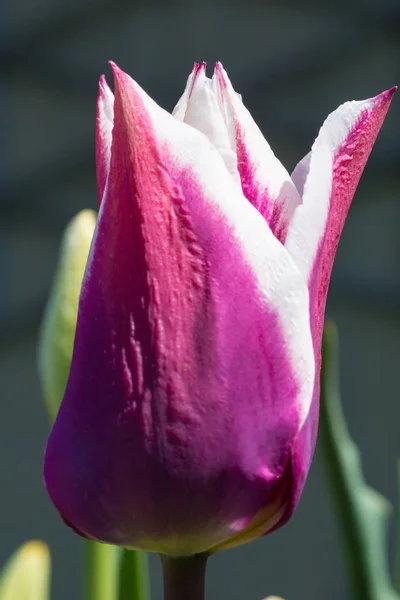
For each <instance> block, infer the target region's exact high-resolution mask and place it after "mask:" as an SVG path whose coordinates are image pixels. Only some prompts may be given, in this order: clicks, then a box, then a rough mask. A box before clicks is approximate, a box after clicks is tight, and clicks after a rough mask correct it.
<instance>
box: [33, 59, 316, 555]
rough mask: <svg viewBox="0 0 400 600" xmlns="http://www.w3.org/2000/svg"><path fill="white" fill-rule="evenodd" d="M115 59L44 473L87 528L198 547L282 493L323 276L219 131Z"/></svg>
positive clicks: (310, 363)
mask: <svg viewBox="0 0 400 600" xmlns="http://www.w3.org/2000/svg"><path fill="white" fill-rule="evenodd" d="M114 77H115V117H114V123H115V124H114V130H113V143H112V156H111V168H110V175H109V182H108V185H107V189H106V192H105V196H104V199H103V202H102V205H101V209H100V213H99V218H98V222H97V226H96V232H95V236H94V241H93V244H92V251H91V255H90V257H89V261H88V267H87V270H86V275H85V279H84V283H83V287H82V294H81V299H80V306H79V315H78V325H77V332H76V338H75V348H74V355H73V359H72V366H71V374H70V378H69V382H68V386H67V390H66V394H65V397H64V400H63V403H62V406H61V408H60V412H59V414H58V416H57V419H56V422H55V425H54V427H53V430H52V432H51V435H50V438H49V442H48V446H47V450H46V461H45V480H46V485H47V488H48V491H49V493H50V495H51V497H52V499H53V501H54V503H55V504H56V506H57V507H58V509H59V510H60V512H61V513H62V515H63V516H64V518H65V519H66V521H68V522H69V523H71V524H72V525H73V526H74V527H75V529H76V530H78V531H80V532H82V533H83V534H85V535H86V536H88V537H91V538H96V539H100V540H103V541H108V542H112V543H117V544H121V545H127V546H128V547H141V548H144V549H147V550H154V551H158V552H164V553H167V554H180V555H182V554H190V553H193V552H201V551H205V550H207V549H209V548H211V547H212V546H216V545H217V544H219V543H222V542H223V541H224V540H226V539H228V538H230V537H231V536H232V535H237V534H238V533H239V531H240V530H241V529H244V528H245V527H246V526H247V525H248V524H250V523H251V522H252V520H253V518H254V517H255V516H256V515H257V514H258V513H259V512H260V510H261V509H262V508H263V507H265V506H266V505H268V503H269V501H270V500H271V498H273V499H274V501H275V500H276V497H277V495H276V493H275V488H276V486H277V485H278V483H279V479H280V477H281V476H282V473H283V472H284V469H285V466H286V463H287V461H288V458H289V454H290V451H291V448H292V445H293V440H294V439H295V436H296V435H297V433H298V431H299V429H300V427H301V426H302V424H303V423H304V421H305V420H306V418H307V414H308V410H309V404H310V400H311V394H312V389H313V382H314V356H313V349H312V340H311V334H310V328H309V314H308V307H309V298H308V291H307V286H306V283H305V281H304V279H303V277H302V275H301V274H300V272H299V271H298V269H297V267H296V266H295V264H294V261H293V260H292V258H291V257H290V255H289V253H288V252H287V251H286V249H285V248H284V247H283V246H282V245H281V244H280V243H279V242H278V241H277V239H276V238H275V237H274V236H273V234H272V232H271V231H270V229H269V228H268V226H267V224H266V223H265V221H264V219H262V218H261V217H260V215H259V213H258V212H257V211H256V210H255V209H254V208H253V207H252V206H251V204H250V203H247V202H245V201H244V199H243V196H242V193H241V190H240V189H239V188H238V186H237V185H235V183H234V182H233V180H232V177H231V176H230V175H229V173H228V171H227V169H226V167H225V165H224V162H223V160H222V159H221V157H220V156H219V154H218V152H217V151H216V150H215V148H213V146H212V145H211V144H210V143H209V141H208V140H207V138H206V137H205V136H204V135H202V134H201V133H199V132H198V131H196V130H195V129H193V128H192V127H189V126H187V125H185V124H183V123H180V122H179V121H178V120H177V119H174V118H173V117H171V115H169V114H168V113H167V112H165V111H164V110H162V109H160V107H158V106H157V105H156V104H155V103H154V102H153V101H152V100H151V99H150V98H149V97H148V96H147V95H146V94H145V93H144V92H143V90H141V88H140V87H139V86H138V85H137V84H136V83H135V82H133V81H132V80H131V79H130V78H129V77H128V76H127V75H126V74H125V73H123V72H122V71H120V70H119V69H118V68H117V67H115V66H114ZM266 512H268V511H266Z"/></svg>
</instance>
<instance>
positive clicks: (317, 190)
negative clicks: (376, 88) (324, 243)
mask: <svg viewBox="0 0 400 600" xmlns="http://www.w3.org/2000/svg"><path fill="white" fill-rule="evenodd" d="M373 106H374V99H373V98H371V99H368V100H363V101H351V102H346V103H345V104H342V105H341V106H339V108H338V109H337V110H335V111H334V112H333V113H331V114H330V115H329V116H328V117H327V119H326V120H325V122H324V124H323V125H322V127H321V129H320V132H319V134H318V137H317V139H316V140H315V142H314V144H313V146H312V149H311V156H310V161H309V167H308V173H305V167H306V162H307V161H306V158H307V157H305V158H304V159H303V161H304V162H303V161H301V162H300V163H299V165H297V167H296V168H295V170H294V173H293V176H294V178H295V179H296V180H297V184H298V185H299V186H301V185H302V183H301V179H302V178H303V177H304V176H305V175H306V179H305V182H304V183H303V185H304V191H303V198H302V204H301V205H300V206H298V207H297V208H296V210H295V212H294V215H293V217H292V220H291V222H290V224H289V229H288V232H287V237H286V242H285V247H286V248H287V249H288V251H289V252H290V254H291V255H292V257H293V259H294V260H295V261H296V264H297V266H298V267H299V269H300V270H301V271H302V272H303V274H304V276H305V278H306V279H307V280H308V279H309V277H310V275H311V272H312V268H313V265H314V261H315V257H316V255H317V252H318V247H319V244H320V242H321V240H322V238H323V236H324V233H325V226H326V223H327V219H328V216H329V208H330V197H331V190H332V181H333V161H334V158H335V153H336V151H337V150H338V149H339V148H340V146H341V145H342V144H343V143H344V142H345V140H346V138H347V136H348V135H349V133H350V132H351V130H352V129H353V128H354V126H355V125H356V123H357V121H358V119H359V118H360V116H361V115H362V113H363V111H366V110H371V109H372V108H373Z"/></svg>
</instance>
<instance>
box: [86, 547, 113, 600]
mask: <svg viewBox="0 0 400 600" xmlns="http://www.w3.org/2000/svg"><path fill="white" fill-rule="evenodd" d="M84 551H85V569H84V587H85V596H84V597H85V600H117V581H118V579H117V572H118V569H117V567H118V555H119V548H117V547H116V546H109V545H107V544H99V543H97V542H89V541H85V548H84Z"/></svg>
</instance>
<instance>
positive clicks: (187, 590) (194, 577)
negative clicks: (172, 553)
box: [161, 554, 207, 600]
mask: <svg viewBox="0 0 400 600" xmlns="http://www.w3.org/2000/svg"><path fill="white" fill-rule="evenodd" d="M206 563H207V555H206V554H195V555H193V556H187V557H183V558H171V557H169V556H164V555H161V564H162V571H163V581H164V600H204V588H205V574H206Z"/></svg>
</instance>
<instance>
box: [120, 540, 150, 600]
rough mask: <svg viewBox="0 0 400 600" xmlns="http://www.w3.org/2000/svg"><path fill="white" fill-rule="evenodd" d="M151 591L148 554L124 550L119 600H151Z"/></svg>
mask: <svg viewBox="0 0 400 600" xmlns="http://www.w3.org/2000/svg"><path fill="white" fill-rule="evenodd" d="M149 589H150V586H149V567H148V560H147V554H146V553H145V552H141V551H140V550H127V549H126V548H124V549H123V550H122V553H121V562H120V570H119V595H118V600H149V598H150V591H149Z"/></svg>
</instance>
